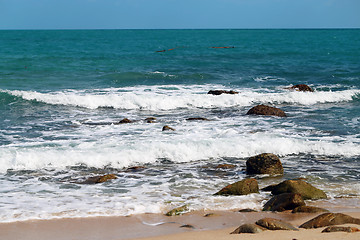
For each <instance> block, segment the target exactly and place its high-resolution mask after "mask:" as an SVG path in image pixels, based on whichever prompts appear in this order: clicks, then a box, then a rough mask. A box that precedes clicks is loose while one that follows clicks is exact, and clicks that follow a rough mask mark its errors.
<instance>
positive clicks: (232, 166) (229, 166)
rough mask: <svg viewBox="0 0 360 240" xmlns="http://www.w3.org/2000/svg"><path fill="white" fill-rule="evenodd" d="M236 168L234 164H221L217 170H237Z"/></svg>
mask: <svg viewBox="0 0 360 240" xmlns="http://www.w3.org/2000/svg"><path fill="white" fill-rule="evenodd" d="M235 167H236V166H235V165H233V164H219V165H217V166H216V167H215V168H223V169H231V168H235Z"/></svg>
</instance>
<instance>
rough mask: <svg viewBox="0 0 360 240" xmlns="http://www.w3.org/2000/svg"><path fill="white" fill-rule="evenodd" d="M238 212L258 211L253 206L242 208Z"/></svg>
mask: <svg viewBox="0 0 360 240" xmlns="http://www.w3.org/2000/svg"><path fill="white" fill-rule="evenodd" d="M238 212H242V213H247V212H257V211H256V210H254V209H251V208H244V209H240V210H239V211H238Z"/></svg>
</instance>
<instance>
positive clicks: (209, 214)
mask: <svg viewBox="0 0 360 240" xmlns="http://www.w3.org/2000/svg"><path fill="white" fill-rule="evenodd" d="M214 215H215V213H207V214H205V215H204V217H212V216H214Z"/></svg>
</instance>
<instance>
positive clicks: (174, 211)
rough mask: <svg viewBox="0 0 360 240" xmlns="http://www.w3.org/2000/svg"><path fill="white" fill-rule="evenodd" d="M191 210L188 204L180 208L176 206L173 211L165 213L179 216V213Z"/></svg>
mask: <svg viewBox="0 0 360 240" xmlns="http://www.w3.org/2000/svg"><path fill="white" fill-rule="evenodd" d="M187 211H189V208H188V206H187V205H183V206H181V207H178V208H174V209H172V210H171V211H169V212H167V213H166V214H165V215H166V216H177V215H181V214H183V213H185V212H187Z"/></svg>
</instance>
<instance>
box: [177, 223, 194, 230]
mask: <svg viewBox="0 0 360 240" xmlns="http://www.w3.org/2000/svg"><path fill="white" fill-rule="evenodd" d="M180 227H181V228H191V229H195V227H194V226H193V225H190V224H184V225H181V226H180Z"/></svg>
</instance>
